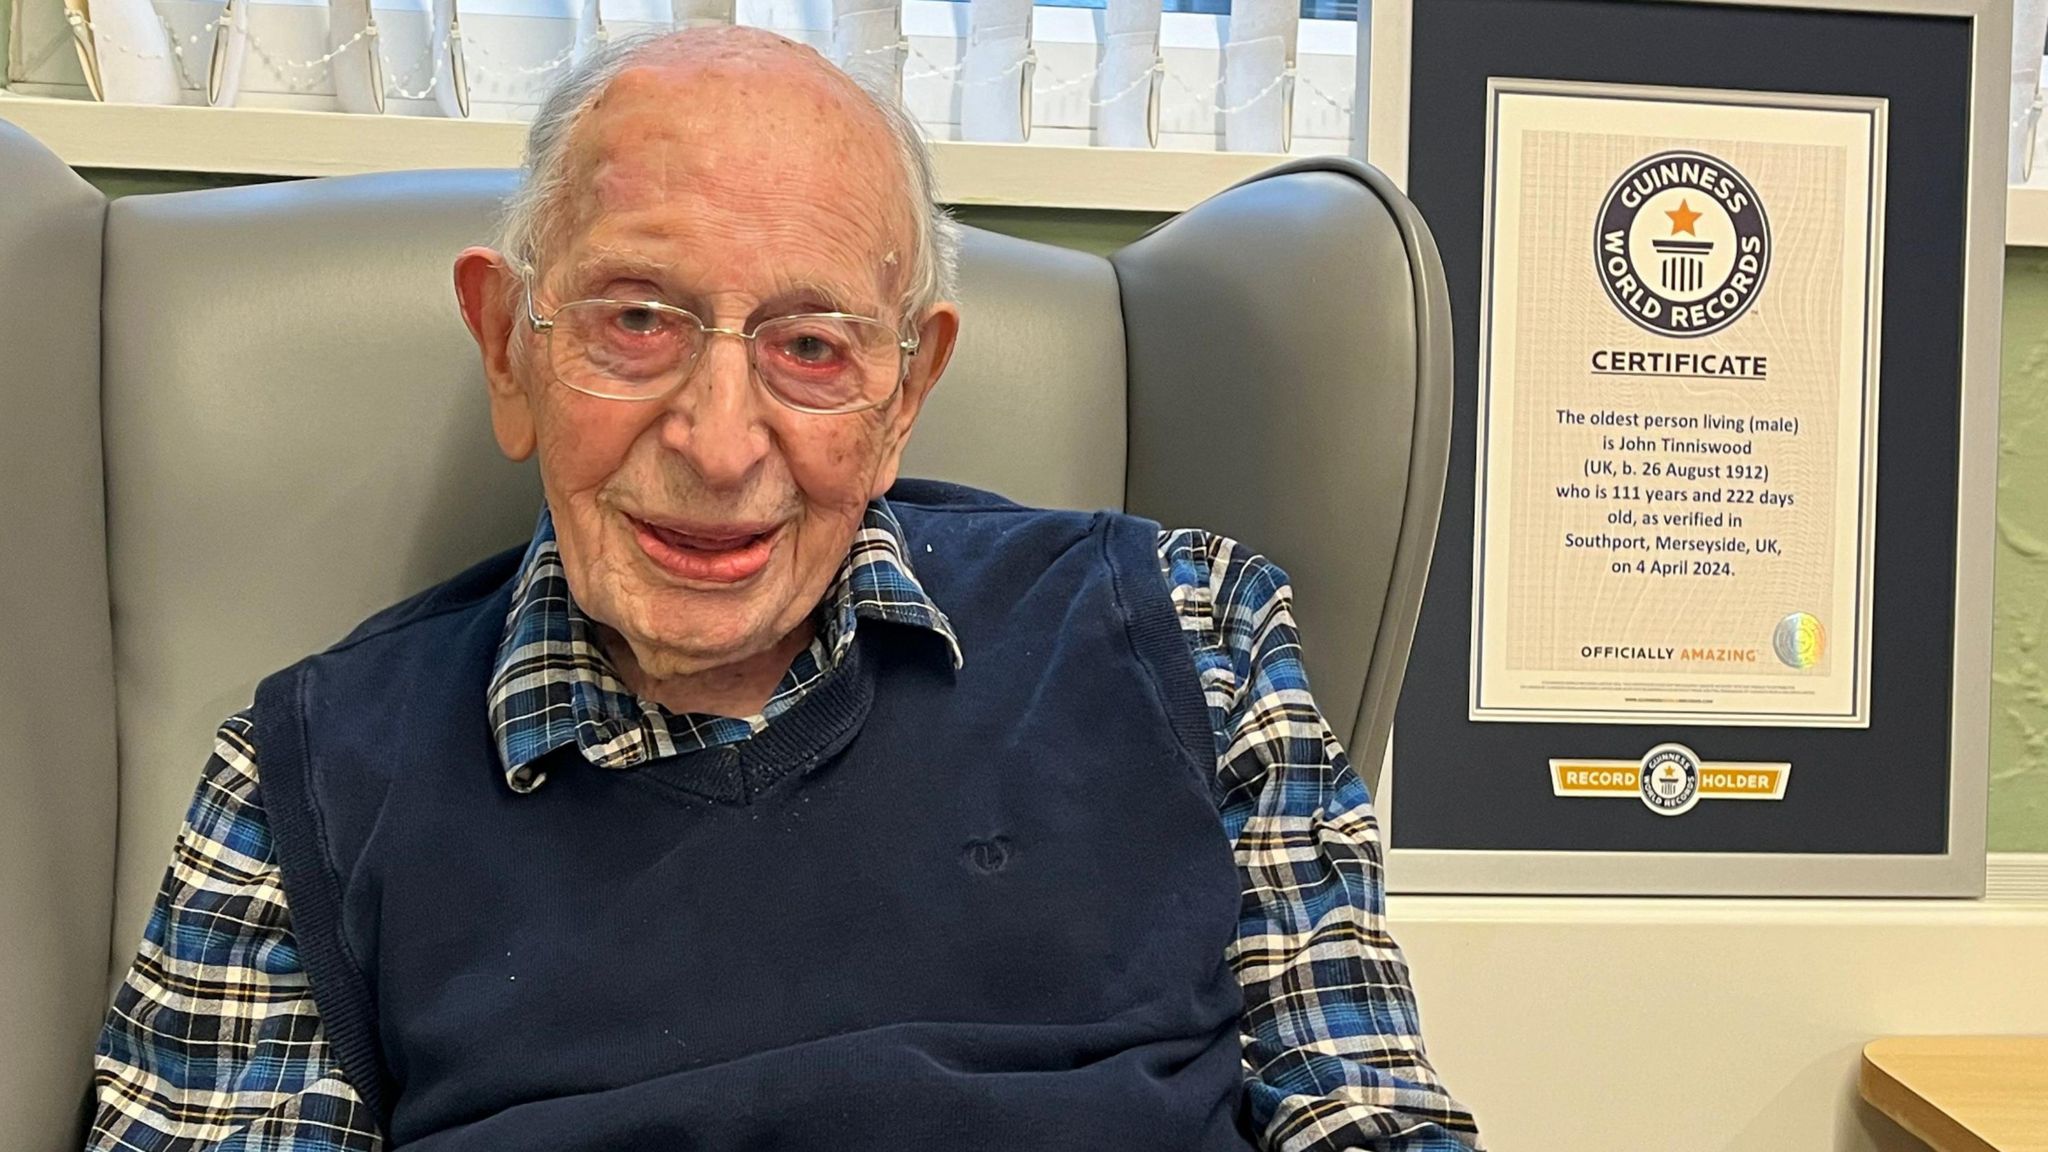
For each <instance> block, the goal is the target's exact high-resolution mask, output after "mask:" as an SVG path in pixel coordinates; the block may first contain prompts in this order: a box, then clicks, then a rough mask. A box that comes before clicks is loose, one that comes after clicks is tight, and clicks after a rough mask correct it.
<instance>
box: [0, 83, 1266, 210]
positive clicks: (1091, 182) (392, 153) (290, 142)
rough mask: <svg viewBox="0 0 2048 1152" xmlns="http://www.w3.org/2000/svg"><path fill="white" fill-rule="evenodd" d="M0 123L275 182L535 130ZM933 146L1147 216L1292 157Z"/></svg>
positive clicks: (65, 108) (58, 112) (1014, 187)
mask: <svg viewBox="0 0 2048 1152" xmlns="http://www.w3.org/2000/svg"><path fill="white" fill-rule="evenodd" d="M0 120H7V121H11V122H12V123H14V124H15V125H17V126H19V127H20V128H22V129H23V130H24V131H26V132H28V133H29V134H30V135H31V136H34V137H36V138H37V139H38V140H41V141H42V142H43V144H44V145H45V146H47V147H48V148H49V149H50V150H51V151H53V152H55V153H56V154H57V155H58V156H59V157H61V158H62V159H63V160H64V162H65V163H67V164H71V165H73V166H75V167H81V168H137V169H149V170H161V171H168V172H224V173H240V174H246V175H266V176H337V175H342V174H345V173H351V172H383V171H392V170H398V169H407V168H512V167H516V166H518V164H519V157H520V148H521V145H522V144H523V142H524V139H525V135H526V126H525V125H524V124H519V123H514V122H511V121H488V120H443V119H439V118H435V117H431V116H367V115H365V116H356V115H349V114H347V113H341V112H311V111H299V110H296V109H283V108H197V107H168V106H155V105H143V104H100V103H95V102H92V101H88V100H68V99H61V98H54V97H40V96H22V95H18V94H14V93H9V92H6V91H0ZM932 148H933V151H934V152H935V154H936V157H937V161H938V175H939V194H940V198H941V199H943V200H944V201H945V202H946V203H949V204H1006V205H1017V206H1024V207H1042V208H1084V209H1095V210H1121V211H1141V212H1178V211H1180V210H1182V209H1185V208H1188V207H1191V206H1193V205H1195V204H1197V203H1200V202H1201V201H1202V200H1205V199H1207V198H1208V197H1210V196H1212V195H1215V194H1216V193H1217V192H1220V191H1222V190H1223V189H1224V188H1227V187H1229V186H1230V185H1232V184H1235V183H1237V182H1238V181H1240V180H1243V179H1245V178H1247V177H1250V176H1254V175H1256V174H1258V173H1259V172H1262V171H1264V170H1266V169H1267V168H1271V167H1273V166H1274V165H1276V164H1280V163H1283V162H1285V161H1286V160H1287V157H1285V156H1278V155H1267V154H1264V153H1245V152H1182V151H1144V150H1139V149H1119V148H1071V147H1055V146H1049V145H1032V144H977V143H962V142H957V141H946V140H941V141H937V142H935V143H934V144H933V145H932Z"/></svg>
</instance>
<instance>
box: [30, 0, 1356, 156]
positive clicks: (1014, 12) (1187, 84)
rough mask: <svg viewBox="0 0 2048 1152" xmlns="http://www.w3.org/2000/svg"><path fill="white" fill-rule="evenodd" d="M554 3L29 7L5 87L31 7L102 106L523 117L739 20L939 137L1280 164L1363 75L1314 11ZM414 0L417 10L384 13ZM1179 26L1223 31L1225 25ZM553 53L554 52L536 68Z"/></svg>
mask: <svg viewBox="0 0 2048 1152" xmlns="http://www.w3.org/2000/svg"><path fill="white" fill-rule="evenodd" d="M559 2H560V3H561V4H563V5H564V6H565V7H564V8H563V9H562V11H561V14H559V15H556V16H552V17H548V16H535V15H522V14H512V15H508V14H507V13H508V11H513V10H514V9H516V8H518V7H519V6H520V5H524V10H526V11H533V10H538V9H540V8H542V7H544V6H545V5H546V0H511V4H512V6H511V7H508V6H507V5H508V0H495V2H494V0H326V7H325V11H324V12H322V11H320V10H319V9H317V8H307V7H304V6H302V5H298V4H284V3H273V2H269V0H225V3H221V2H219V0H17V4H19V5H21V6H23V7H24V9H25V11H24V13H23V16H24V20H23V21H22V23H23V24H24V25H26V26H27V27H29V28H30V30H31V34H30V35H27V36H24V37H22V38H21V39H22V40H23V41H24V42H23V43H21V44H17V45H16V58H15V61H14V64H13V67H12V68H11V69H10V72H11V74H12V75H13V78H14V79H15V80H17V81H19V80H21V79H23V78H24V77H23V76H22V75H21V73H22V72H23V71H24V70H26V71H27V72H29V73H30V75H29V76H27V77H26V78H27V79H30V80H39V79H43V78H44V74H47V73H49V72H50V70H51V68H50V67H48V66H46V65H47V64H48V62H49V61H51V60H53V59H55V54H56V53H58V52H61V50H62V48H63V44H62V43H46V44H43V45H41V46H40V47H41V49H42V50H41V51H40V52H38V51H36V49H37V48H38V45H36V44H32V43H28V41H31V40H35V39H38V36H37V35H36V34H35V33H36V32H37V31H38V27H37V24H38V22H37V20H36V19H29V18H27V17H31V16H33V15H34V14H35V13H34V11H32V10H28V9H30V8H31V6H34V7H35V8H42V9H46V10H47V11H46V12H45V13H44V15H43V17H42V19H41V22H40V31H41V32H44V33H49V32H51V30H52V29H54V30H55V33H54V36H52V37H51V39H52V40H55V41H61V40H65V39H68V40H70V41H71V43H72V45H73V47H74V48H75V49H76V55H77V57H78V67H79V69H80V70H81V71H82V72H83V74H84V79H85V81H86V83H87V85H88V87H89V88H90V89H91V92H92V93H93V95H94V96H96V97H98V98H101V99H105V100H108V101H116V102H124V103H147V104H177V103H186V104H190V103H210V104H214V105H218V106H228V105H233V104H236V103H238V102H246V101H247V99H248V98H249V97H250V96H251V95H252V94H253V95H254V98H255V100H256V101H257V102H259V103H270V104H273V105H275V104H280V103H282V104H284V105H285V106H295V107H323V106H324V107H328V108H333V109H338V110H340V111H343V112H349V113H358V114H366V115H376V114H408V115H439V116H443V117H450V118H463V117H468V116H471V115H473V114H475V115H481V116H484V117H489V118H494V119H508V118H509V119H518V118H520V117H521V116H522V112H521V109H522V108H530V107H531V105H532V104H533V103H534V102H535V101H537V99H538V97H539V94H540V93H541V91H543V90H544V89H545V86H546V84H547V83H548V81H549V80H550V79H552V77H553V75H555V74H557V73H559V71H560V70H561V69H562V68H563V67H564V66H565V65H567V64H568V63H569V62H571V61H573V60H575V59H577V58H578V57H580V56H581V55H583V54H585V53H587V52H588V51H589V50H590V48H591V47H592V46H593V45H595V44H598V43H601V42H603V41H604V40H605V39H607V38H608V37H610V36H614V35H620V34H623V33H624V32H626V31H641V30H645V29H647V28H650V27H656V28H658V27H663V26H670V27H688V26H696V25H706V24H729V23H733V22H734V21H735V20H742V21H744V22H747V23H755V24H762V25H763V26H767V27H774V28H777V29H778V30H781V31H786V32H788V33H789V34H791V35H795V36H800V37H802V38H805V39H808V40H810V41H811V42H812V43H813V44H815V45H817V46H818V47H819V48H820V49H821V50H823V51H825V52H827V53H828V54H829V55H830V56H831V57H832V58H833V59H835V60H837V61H838V62H839V63H840V64H841V65H842V66H844V67H845V68H847V69H848V70H849V71H852V72H855V73H857V74H861V75H863V76H864V77H866V78H868V79H869V80H870V81H871V82H873V83H875V84H876V85H878V86H881V87H886V88H891V89H894V90H896V91H898V92H904V93H905V94H906V96H907V97H914V99H912V100H911V103H912V104H913V111H914V112H916V113H917V114H918V115H919V117H920V118H921V119H922V120H924V121H925V123H926V124H927V125H928V126H929V127H931V128H933V129H934V134H935V135H939V136H942V137H945V136H951V137H958V138H961V139H966V140H975V141H990V142H1005V143H1019V142H1029V141H1032V140H1033V129H1034V124H1036V125H1037V126H1038V128H1039V129H1040V132H1039V137H1040V139H1039V141H1038V142H1045V138H1046V134H1047V131H1048V128H1047V125H1048V124H1051V125H1053V126H1054V127H1053V128H1052V129H1050V131H1051V132H1052V133H1053V135H1054V137H1055V139H1053V141H1052V142H1056V143H1067V144H1074V143H1087V144H1095V145H1099V146H1106V147H1116V148H1157V147H1161V146H1162V129H1163V127H1164V128H1165V131H1166V134H1167V135H1169V136H1171V137H1172V139H1170V140H1168V141H1166V142H1165V146H1168V147H1176V148H1186V147H1197V148H1204V147H1207V148H1227V149H1231V150H1236V151H1255V152H1285V151H1288V150H1289V149H1290V148H1291V147H1292V145H1293V143H1294V141H1293V135H1294V129H1295V122H1296V119H1297V116H1296V112H1295V108H1296V105H1297V103H1298V102H1299V100H1298V96H1299V94H1300V93H1302V92H1306V93H1307V94H1308V98H1310V99H1313V100H1315V101H1317V105H1316V107H1315V108H1314V109H1313V111H1314V112H1316V113H1318V114H1321V115H1323V116H1324V119H1325V120H1326V121H1329V120H1331V114H1332V113H1336V114H1340V116H1341V119H1342V123H1341V124H1338V125H1337V126H1336V128H1335V129H1334V130H1332V129H1331V128H1330V126H1329V125H1328V124H1325V125H1324V130H1322V131H1320V132H1317V133H1314V134H1315V135H1317V136H1318V139H1319V140H1321V141H1324V142H1328V143H1331V144H1334V147H1331V148H1328V149H1326V150H1337V151H1341V150H1343V149H1344V147H1345V146H1346V145H1347V144H1348V143H1349V141H1348V137H1349V135H1350V122H1349V118H1348V112H1349V105H1350V103H1351V101H1350V93H1349V91H1346V90H1345V89H1347V88H1349V87H1350V86H1351V85H1350V84H1349V80H1350V75H1349V74H1350V72H1351V68H1352V65H1351V64H1350V63H1349V61H1344V62H1342V67H1341V69H1328V68H1326V69H1325V70H1324V72H1323V73H1322V74H1320V75H1321V77H1322V79H1321V83H1316V82H1314V81H1308V80H1305V79H1304V78H1303V74H1302V72H1301V69H1300V68H1299V49H1300V35H1299V33H1300V27H1301V23H1302V22H1301V19H1300V15H1299V11H1300V9H1299V3H1300V0H1232V13H1231V15H1230V16H1229V17H1228V18H1227V20H1225V21H1222V22H1220V23H1221V25H1222V26H1224V27H1227V35H1224V36H1217V37H1216V38H1215V39H1212V40H1211V41H1210V42H1209V44H1210V46H1209V47H1208V48H1207V49H1206V50H1202V49H1198V48H1189V47H1187V44H1188V36H1187V35H1186V33H1185V32H1183V33H1182V35H1181V47H1179V48H1178V49H1176V50H1175V52H1177V53H1178V55H1175V56H1174V59H1173V60H1171V61H1169V55H1173V53H1170V52H1169V51H1168V50H1167V49H1166V48H1164V47H1163V46H1162V36H1161V29H1162V13H1161V3H1160V0H1105V9H1104V10H1103V11H1101V12H1100V13H1099V15H1098V14H1096V13H1089V12H1082V11H1078V10H1067V9H1037V10H1034V8H1033V6H1032V4H1031V2H1030V0H971V2H970V3H966V4H959V5H937V4H930V3H925V4H923V8H924V9H925V10H924V11H922V12H921V13H920V24H919V27H918V28H915V29H909V30H906V21H905V3H906V0H745V2H744V3H743V2H742V0H559ZM406 3H410V4H413V5H416V7H415V8H413V9H412V10H410V11H408V10H406V9H404V8H397V9H387V8H386V7H385V5H387V4H401V5H402V4H406ZM458 4H467V5H470V6H472V7H476V8H480V9H482V10H483V11H484V15H483V16H482V17H481V19H480V20H479V18H478V17H477V16H476V14H475V13H465V12H463V11H461V10H459V9H458ZM655 6H658V7H655ZM421 9H424V10H423V11H422V10H421ZM622 9H623V10H624V17H623V18H622V16H621V10H622ZM821 13H822V18H821V16H820V14H821ZM935 13H936V14H935ZM764 15H765V16H767V17H768V19H766V20H764V19H763V18H762V17H763V16H764ZM465 16H468V17H469V27H468V28H465V24H464V20H465ZM1053 16H1058V17H1059V18H1060V19H1059V20H1057V21H1054V24H1056V25H1058V29H1056V34H1055V37H1054V38H1055V40H1058V41H1059V43H1058V44H1038V43H1036V42H1035V41H1034V17H1036V22H1037V23H1038V24H1039V25H1041V26H1043V25H1044V24H1045V22H1046V21H1048V20H1050V19H1051V18H1052V17H1053ZM650 17H651V18H650ZM1076 18H1079V19H1082V20H1088V21H1093V23H1092V25H1091V24H1081V25H1078V27H1081V28H1082V29H1083V30H1084V31H1086V33H1087V34H1086V36H1085V37H1084V38H1085V39H1087V40H1088V41H1089V42H1088V43H1085V44H1084V43H1077V42H1076V40H1075V38H1074V36H1073V35H1072V33H1073V30H1074V28H1075V27H1076V26H1077V25H1076V23H1075V20H1076ZM783 19H789V20H791V21H793V22H792V23H788V24H784V23H780V22H779V21H781V20H783ZM1175 19H1179V20H1192V21H1209V22H1211V23H1209V24H1205V25H1201V26H1202V27H1211V28H1213V27H1215V26H1216V22H1215V21H1214V18H1212V17H1179V16H1177V17H1175ZM59 21H61V23H59ZM805 21H813V23H805ZM935 21H936V22H937V24H936V25H935ZM479 24H481V27H479ZM550 26H555V27H559V28H560V31H551V30H550ZM1189 26H1190V27H1195V26H1196V25H1189ZM935 28H936V30H937V31H939V32H940V33H941V35H938V36H934V35H933V34H932V33H933V32H934V30H935ZM1090 29H1092V31H1090ZM1062 30H1063V31H1062ZM1210 35H1212V36H1215V33H1214V32H1211V33H1210ZM309 36H310V38H309ZM1326 39H1327V37H1326ZM549 41H551V42H552V43H553V44H554V45H557V46H559V50H553V51H550V52H549V53H548V54H546V55H540V54H538V53H537V52H536V45H541V44H545V43H547V42H549ZM1042 49H1043V50H1044V51H1045V53H1049V54H1047V55H1044V63H1043V65H1042V61H1041V56H1042V52H1041V50H1042ZM25 55H32V56H34V57H37V58H35V59H29V60H27V61H26V62H24V59H23V57H24V56H25ZM66 55H68V53H67V54H66ZM58 63H60V64H61V63H62V61H61V60H60V61H58ZM479 102H480V103H481V104H482V106H483V108H482V110H481V111H478V109H477V104H478V103H479ZM1168 120H1171V123H1170V124H1168V123H1166V121H1168ZM1077 134H1078V138H1077ZM1205 138H1206V142H1204V140H1205Z"/></svg>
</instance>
